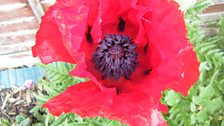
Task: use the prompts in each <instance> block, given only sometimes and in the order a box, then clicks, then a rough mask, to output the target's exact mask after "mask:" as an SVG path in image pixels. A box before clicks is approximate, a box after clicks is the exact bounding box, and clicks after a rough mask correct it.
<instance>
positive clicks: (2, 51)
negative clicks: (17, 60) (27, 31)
mask: <svg viewBox="0 0 224 126" xmlns="http://www.w3.org/2000/svg"><path fill="white" fill-rule="evenodd" d="M34 44H35V42H34V41H27V42H23V43H18V44H11V45H4V46H0V55H7V54H12V53H18V52H25V51H30V50H31V47H32V46H33V45H34Z"/></svg>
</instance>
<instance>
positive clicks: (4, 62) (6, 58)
mask: <svg viewBox="0 0 224 126" xmlns="http://www.w3.org/2000/svg"><path fill="white" fill-rule="evenodd" d="M0 59H1V62H0V70H3V69H8V68H16V67H21V66H32V65H34V64H36V63H38V62H40V61H39V60H38V59H37V58H33V57H32V52H31V51H27V52H21V53H13V54H9V55H2V56H0Z"/></svg>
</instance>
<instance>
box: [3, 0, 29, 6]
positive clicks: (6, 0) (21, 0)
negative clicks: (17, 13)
mask: <svg viewBox="0 0 224 126" xmlns="http://www.w3.org/2000/svg"><path fill="white" fill-rule="evenodd" d="M12 3H27V0H0V5H3V4H12Z"/></svg>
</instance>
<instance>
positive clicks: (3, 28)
mask: <svg viewBox="0 0 224 126" xmlns="http://www.w3.org/2000/svg"><path fill="white" fill-rule="evenodd" d="M38 27H39V25H38V23H37V20H35V19H33V20H31V21H29V22H24V23H23V22H22V23H13V24H5V25H0V33H4V32H13V31H19V30H24V29H37V28H38ZM0 41H1V40H0Z"/></svg>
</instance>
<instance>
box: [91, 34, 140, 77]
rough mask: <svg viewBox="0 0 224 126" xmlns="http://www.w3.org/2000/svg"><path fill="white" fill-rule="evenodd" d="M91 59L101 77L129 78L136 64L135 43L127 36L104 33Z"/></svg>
mask: <svg viewBox="0 0 224 126" xmlns="http://www.w3.org/2000/svg"><path fill="white" fill-rule="evenodd" d="M92 61H93V63H94V65H95V68H96V70H98V71H100V72H101V73H102V75H103V79H104V78H108V79H110V78H113V79H115V80H119V79H120V78H121V77H124V78H126V79H129V77H130V76H131V73H132V72H133V71H134V70H135V68H136V64H137V52H136V45H135V43H134V42H133V41H132V40H131V38H129V37H128V36H124V35H119V34H114V35H112V34H106V35H105V37H104V39H103V40H102V41H101V42H100V43H99V45H98V47H97V48H96V51H95V52H94V53H93V55H92Z"/></svg>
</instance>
